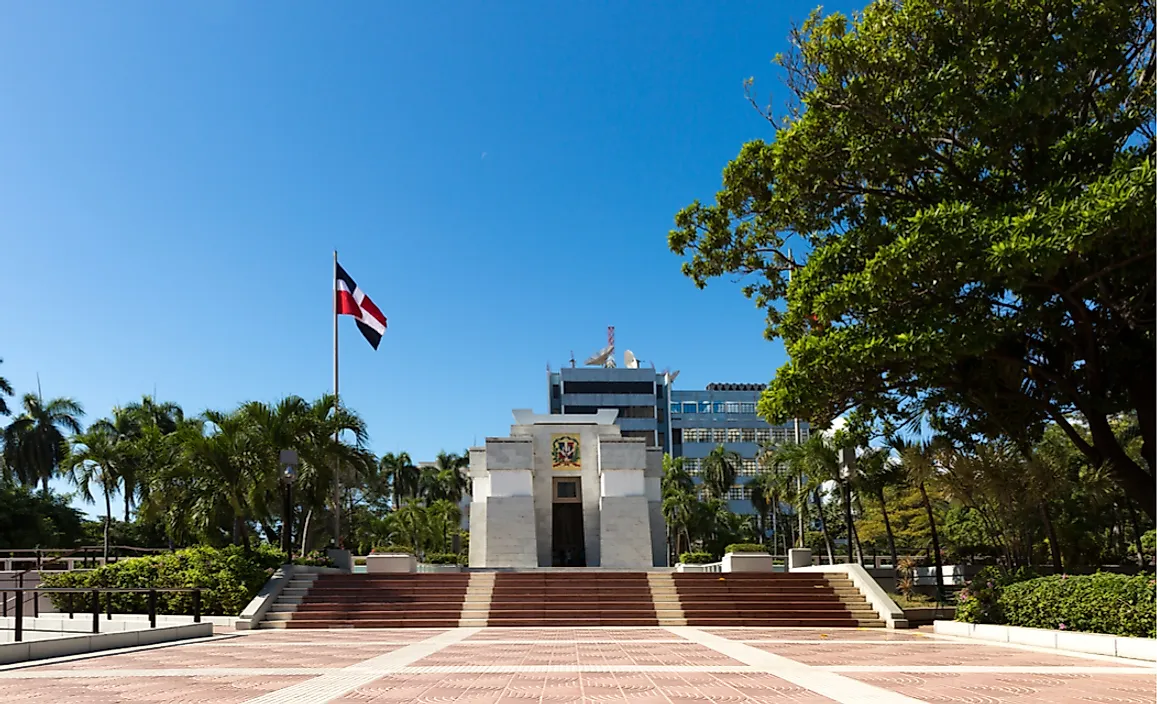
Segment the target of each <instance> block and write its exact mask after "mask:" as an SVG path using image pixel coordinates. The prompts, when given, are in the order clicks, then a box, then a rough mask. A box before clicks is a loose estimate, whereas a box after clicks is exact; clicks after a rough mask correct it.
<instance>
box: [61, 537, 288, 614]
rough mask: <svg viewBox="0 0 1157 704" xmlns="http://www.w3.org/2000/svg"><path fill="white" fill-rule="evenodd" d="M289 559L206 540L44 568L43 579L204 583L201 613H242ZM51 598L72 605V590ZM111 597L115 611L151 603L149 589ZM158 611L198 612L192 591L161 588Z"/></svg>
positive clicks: (89, 583)
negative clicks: (96, 563)
mask: <svg viewBox="0 0 1157 704" xmlns="http://www.w3.org/2000/svg"><path fill="white" fill-rule="evenodd" d="M284 561H285V554H284V553H282V552H280V551H278V550H275V549H273V548H270V547H265V546H263V547H261V548H258V549H256V550H251V551H249V552H248V553H246V552H245V551H243V550H242V549H241V548H240V547H236V546H230V547H227V548H211V547H204V546H202V547H192V548H186V549H184V550H178V551H176V552H173V553H167V554H164V555H152V556H149V557H133V558H128V559H124V560H120V561H118V562H115V563H113V564H111V565H105V566H103V567H98V568H97V569H95V570H90V571H87V572H78V571H73V572H61V573H53V574H49V573H44V574H43V575H42V576H41V579H42V580H43V583H44V585H45V586H46V587H67V588H89V587H106V588H117V589H175V588H200V589H202V590H203V591H202V592H201V613H203V614H206V615H218V616H220V615H230V616H232V615H236V614H239V613H241V609H243V608H245V606H246V604H248V603H249V600H250V599H252V598H253V597H254V596H255V595H256V594H257V592H258V591H259V590H260V589H261V587H262V586H263V585H264V584H265V582H266V581H267V580H268V579H269V576H270V575H271V574H273V571H274V570H275V569H276V568H277V567H279V566H281V565H282V564H283V563H284ZM49 598H50V599H51V600H52V602H53V604H55V605H56V607H57V608H58V609H65V608H67V603H68V602H67V599H68V597H67V595H65V594H53V595H50V597H49ZM109 598H110V597H109V596H102V597H101V600H102V607H101V608H102V609H104V608H107V604H108V602H107V600H108V599H109ZM111 599H112V608H113V612H114V613H144V612H145V611H147V609H148V595H147V594H145V593H139V594H113V595H111ZM78 606H79V605H78ZM87 606H88V604H87V602H86V604H85V607H87ZM157 613H161V614H191V613H193V595H192V593H190V592H176V593H173V592H161V593H158V594H157Z"/></svg>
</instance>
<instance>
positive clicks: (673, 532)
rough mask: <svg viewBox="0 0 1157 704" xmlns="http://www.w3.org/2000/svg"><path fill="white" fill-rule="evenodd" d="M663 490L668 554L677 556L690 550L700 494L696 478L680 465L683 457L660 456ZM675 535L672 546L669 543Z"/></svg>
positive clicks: (660, 484) (660, 482)
mask: <svg viewBox="0 0 1157 704" xmlns="http://www.w3.org/2000/svg"><path fill="white" fill-rule="evenodd" d="M659 486H660V487H661V492H662V500H663V503H662V511H663V518H664V520H665V521H666V523H667V535H668V553H672V552H673V553H674V554H673V555H670V554H669V555H668V556H669V557H673V558H677V557H678V556H679V555H680V554H682V553H684V552H689V551H690V550H691V526H692V524H693V523H694V517H695V515H696V510H697V505H698V503H699V497H698V496H696V493H695V480H694V479H693V478H692V477H691V474H690V473H689V472H688V471H687V470H686V469H685V468H684V466H683V458H682V457H671V455H666V454H665V455H663V477H662V479H660V480H659ZM672 538H674V541H673V542H674V545H671V544H670V543H671V542H672V540H671V539H672Z"/></svg>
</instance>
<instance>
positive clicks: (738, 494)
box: [727, 486, 751, 501]
mask: <svg viewBox="0 0 1157 704" xmlns="http://www.w3.org/2000/svg"><path fill="white" fill-rule="evenodd" d="M727 498H728V499H729V500H730V501H743V500H744V499H748V498H751V492H749V491H748V490H747V487H745V486H733V487H731V488H730V489H728V490H727Z"/></svg>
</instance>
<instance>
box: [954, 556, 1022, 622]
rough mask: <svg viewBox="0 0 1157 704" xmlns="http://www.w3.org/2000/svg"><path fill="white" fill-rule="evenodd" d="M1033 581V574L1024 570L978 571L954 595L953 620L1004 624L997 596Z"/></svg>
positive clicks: (989, 568)
mask: <svg viewBox="0 0 1157 704" xmlns="http://www.w3.org/2000/svg"><path fill="white" fill-rule="evenodd" d="M1036 577H1037V574H1036V572H1034V571H1032V570H1031V569H1028V568H1025V567H1018V568H1017V569H1015V570H1012V571H1009V570H1004V569H1001V568H1000V567H995V566H989V567H985V568H983V569H981V570H980V571H979V572H977V573H976V576H975V577H973V578H972V581H971V582H969V583H968V586H966V587H965V588H964V589H961V590H960V591H959V592H957V594H956V620H957V621H964V622H965V623H997V624H1003V623H1004V615H1003V613H1002V611H1001V605H1000V595H1001V593H1002V592H1003V591H1004V588H1005V587H1007V586H1009V585H1012V584H1017V583H1019V582H1025V581H1028V580H1030V579H1035V578H1036Z"/></svg>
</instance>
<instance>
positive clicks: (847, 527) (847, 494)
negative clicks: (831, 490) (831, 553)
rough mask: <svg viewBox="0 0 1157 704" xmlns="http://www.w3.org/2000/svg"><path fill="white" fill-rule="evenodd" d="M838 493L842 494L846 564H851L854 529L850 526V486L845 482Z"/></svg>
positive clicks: (854, 539) (854, 538) (849, 483)
mask: <svg viewBox="0 0 1157 704" xmlns="http://www.w3.org/2000/svg"><path fill="white" fill-rule="evenodd" d="M840 489H841V491H840V493H841V494H843V499H844V529H845V531H844V532H846V533H847V535H848V555H847V562H848V564H851V562H852V548H853V547H854V546H855V545H854V544H855V542H856V537H855V535H854V533H855V532H856V529H855V528H854V527H853V526H852V484H851V482H849V481H847V480H845V481H844V482H843V486H841V487H840Z"/></svg>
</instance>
